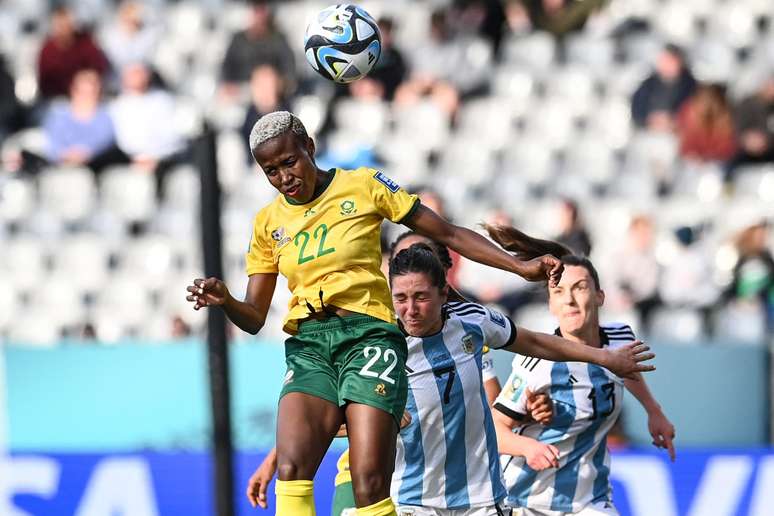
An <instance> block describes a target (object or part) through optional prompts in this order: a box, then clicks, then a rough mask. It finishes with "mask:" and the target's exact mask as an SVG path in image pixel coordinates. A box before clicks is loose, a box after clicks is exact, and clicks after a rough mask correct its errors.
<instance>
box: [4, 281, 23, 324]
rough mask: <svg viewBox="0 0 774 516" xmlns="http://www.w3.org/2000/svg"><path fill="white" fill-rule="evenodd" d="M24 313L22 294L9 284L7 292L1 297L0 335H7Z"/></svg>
mask: <svg viewBox="0 0 774 516" xmlns="http://www.w3.org/2000/svg"><path fill="white" fill-rule="evenodd" d="M23 311H24V309H23V307H22V304H21V295H20V293H19V292H18V291H17V290H16V288H15V287H14V285H13V284H12V283H10V282H8V284H7V285H6V286H5V292H3V295H2V296H0V335H2V334H3V333H5V331H6V330H7V329H8V328H9V327H10V326H11V324H12V323H13V321H15V320H16V318H17V317H18V316H19V315H20V312H23Z"/></svg>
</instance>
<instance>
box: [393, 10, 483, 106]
mask: <svg viewBox="0 0 774 516" xmlns="http://www.w3.org/2000/svg"><path fill="white" fill-rule="evenodd" d="M491 61H492V50H491V47H490V46H489V45H488V44H487V43H486V42H485V41H484V40H482V39H481V38H480V37H477V36H467V35H460V34H455V33H454V31H453V30H452V28H451V26H450V24H449V20H448V14H447V12H446V11H445V10H443V9H439V10H436V11H435V12H433V14H432V15H431V16H430V40H429V41H428V42H427V43H426V44H424V45H420V46H418V48H417V49H416V51H415V53H414V59H413V63H412V73H411V76H410V78H409V79H408V80H407V81H406V82H404V83H403V84H402V85H401V86H400V87H399V88H398V90H397V91H396V92H395V102H396V103H398V104H402V105H411V104H414V103H416V102H418V101H419V100H420V99H421V98H423V97H429V98H430V99H432V101H433V102H435V104H437V105H438V107H439V108H440V109H442V110H443V111H444V112H446V113H447V114H449V115H454V114H455V113H456V112H457V108H458V107H459V103H460V98H461V97H467V96H470V95H475V94H477V93H482V92H483V91H484V88H485V85H486V81H487V80H488V78H489V73H490V72H491V68H490V65H491ZM460 70H464V71H465V73H460Z"/></svg>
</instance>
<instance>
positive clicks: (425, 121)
mask: <svg viewBox="0 0 774 516" xmlns="http://www.w3.org/2000/svg"><path fill="white" fill-rule="evenodd" d="M395 132H396V133H398V134H403V135H405V136H406V137H409V138H412V139H413V141H414V145H416V146H417V147H419V148H420V149H421V150H423V151H431V150H437V149H439V148H440V147H441V146H442V145H443V143H444V142H445V141H446V136H447V135H448V133H449V117H448V116H447V115H446V114H445V113H444V112H443V111H441V110H440V109H439V108H438V107H437V106H436V105H435V104H433V103H432V102H430V101H423V102H420V103H418V104H415V105H412V106H405V107H397V108H395Z"/></svg>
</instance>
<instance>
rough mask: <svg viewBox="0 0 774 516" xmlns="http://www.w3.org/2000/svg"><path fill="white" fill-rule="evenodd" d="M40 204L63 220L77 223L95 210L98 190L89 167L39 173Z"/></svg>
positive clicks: (65, 168)
mask: <svg viewBox="0 0 774 516" xmlns="http://www.w3.org/2000/svg"><path fill="white" fill-rule="evenodd" d="M39 181H40V204H41V207H42V208H43V209H45V210H47V211H49V212H50V213H52V214H54V215H55V216H57V217H58V218H59V219H61V220H62V221H63V222H66V223H71V222H78V221H81V220H83V219H85V218H86V217H88V216H89V215H91V213H92V212H93V211H94V207H95V204H96V198H97V189H96V186H95V184H94V173H93V172H92V171H90V170H89V169H87V168H75V167H59V168H53V169H48V170H46V171H45V172H43V173H42V174H41V175H40V180H39Z"/></svg>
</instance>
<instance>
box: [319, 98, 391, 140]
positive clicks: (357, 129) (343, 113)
mask: <svg viewBox="0 0 774 516" xmlns="http://www.w3.org/2000/svg"><path fill="white" fill-rule="evenodd" d="M389 116H390V114H389V109H388V106H387V105H386V104H385V103H383V102H381V101H378V100H375V101H366V100H357V99H344V100H342V101H340V102H339V103H338V104H337V105H336V107H335V108H334V111H333V119H334V121H335V122H336V127H337V128H338V129H339V130H340V131H344V132H346V133H349V134H352V135H356V137H357V139H358V140H359V141H360V142H361V143H363V144H367V145H370V146H373V145H374V144H376V143H377V142H378V141H379V139H380V138H381V136H382V134H384V132H385V130H386V129H387V124H388V121H389Z"/></svg>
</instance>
